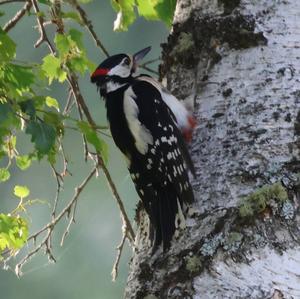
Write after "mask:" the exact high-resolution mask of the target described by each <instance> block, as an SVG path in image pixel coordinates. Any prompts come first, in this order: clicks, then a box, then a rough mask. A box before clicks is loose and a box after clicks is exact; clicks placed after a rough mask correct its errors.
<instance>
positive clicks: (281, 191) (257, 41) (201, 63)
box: [125, 0, 300, 299]
mask: <svg viewBox="0 0 300 299" xmlns="http://www.w3.org/2000/svg"><path fill="white" fill-rule="evenodd" d="M160 73H161V78H162V79H163V80H165V81H166V83H167V85H168V88H169V89H170V90H171V91H172V92H173V93H174V94H175V95H177V96H178V97H179V98H182V99H183V100H191V99H192V100H193V104H194V110H195V116H196V118H197V120H198V126H197V128H196V131H195V133H194V137H193V141H192V144H191V146H190V150H191V153H192V158H193V161H194V162H195V166H196V172H197V179H195V181H194V182H193V186H194V192H195V197H196V199H197V203H196V204H195V206H194V207H193V213H191V215H190V218H189V219H187V225H188V227H187V229H186V230H184V231H182V232H181V234H180V235H179V237H178V238H177V239H176V240H174V241H173V246H172V247H171V249H170V251H169V252H167V253H166V254H163V253H162V252H161V251H158V252H156V254H155V255H153V256H151V249H150V248H149V246H148V243H147V242H146V237H147V236H146V235H147V232H146V227H147V225H146V222H147V217H145V215H144V214H143V212H140V215H139V217H138V219H139V222H140V230H139V234H138V237H137V250H136V252H135V254H134V256H133V258H132V261H131V269H130V273H129V277H128V283H127V287H126V291H125V298H138V299H140V298H141V299H142V298H145V299H155V298H195V299H198V298H201V299H205V298H300V244H299V242H300V230H299V228H300V212H299V202H300V76H299V75H300V2H299V1H298V0H257V1H253V0H252V1H250V0H232V1H229V0H218V1H217V0H198V1H197V0H179V1H178V3H177V8H176V14H175V19H174V27H173V30H172V33H171V34H170V36H169V39H168V43H167V44H166V45H163V64H162V65H161V68H160Z"/></svg>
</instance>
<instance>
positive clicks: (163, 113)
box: [91, 48, 194, 250]
mask: <svg viewBox="0 0 300 299" xmlns="http://www.w3.org/2000/svg"><path fill="white" fill-rule="evenodd" d="M149 50H150V48H146V49H144V50H142V51H140V52H138V53H137V54H135V55H134V56H133V57H131V56H129V55H126V54H118V55H114V56H111V57H109V58H108V59H106V60H105V61H104V62H102V63H101V64H100V65H99V66H98V68H97V69H96V70H95V72H94V73H93V74H92V76H91V81H92V82H93V83H96V84H97V86H98V87H99V88H100V93H101V95H102V96H103V97H104V98H105V102H106V109H107V119H108V121H109V125H110V130H111V134H112V137H113V139H114V141H115V143H116V145H117V146H118V147H119V149H120V150H121V151H122V153H123V154H124V155H125V156H126V159H127V161H128V169H129V172H130V174H131V177H132V180H133V182H134V184H135V188H136V190H137V192H138V194H139V196H140V198H141V200H142V203H143V206H144V208H145V210H146V212H147V214H148V216H149V219H150V239H151V241H153V243H154V244H153V246H154V247H153V248H154V250H155V249H156V248H157V246H158V245H159V244H161V243H162V244H163V248H164V250H166V249H167V248H168V247H169V246H170V242H171V239H172V236H173V235H174V232H175V229H176V227H177V226H179V225H180V221H182V215H183V214H184V213H185V211H186V206H187V204H188V203H191V202H192V201H193V200H194V197H193V191H192V187H191V185H190V181H189V176H188V169H190V170H191V171H192V172H194V169H193V164H192V161H191V159H190V156H189V153H188V151H187V148H186V145H185V141H184V138H183V135H182V132H181V131H180V128H179V127H180V126H179V124H178V120H177V118H178V116H177V118H176V116H175V114H174V113H173V111H172V109H171V108H170V107H169V106H168V105H167V103H166V102H165V101H164V100H163V98H162V91H161V89H160V88H158V87H157V86H155V84H156V83H155V82H156V81H153V82H154V83H153V82H151V80H153V79H152V78H151V77H149V76H135V75H134V73H135V71H136V67H137V62H138V61H139V60H140V59H141V58H143V57H144V56H145V54H147V53H148V51H149ZM145 77H147V78H146V79H145ZM150 78H151V79H150ZM157 84H158V83H157Z"/></svg>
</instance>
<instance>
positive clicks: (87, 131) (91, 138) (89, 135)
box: [77, 121, 108, 163]
mask: <svg viewBox="0 0 300 299" xmlns="http://www.w3.org/2000/svg"><path fill="white" fill-rule="evenodd" d="M77 126H78V128H79V129H80V131H81V132H82V133H83V134H84V135H85V137H86V140H87V141H88V142H89V143H90V144H92V145H93V146H94V147H95V149H96V151H97V152H99V153H100V154H101V155H102V157H103V160H104V161H105V163H106V162H107V160H108V147H107V144H106V143H105V142H104V141H103V140H102V139H100V138H99V137H98V135H97V133H96V131H95V130H94V129H92V128H91V127H90V125H89V124H88V123H86V122H84V121H78V122H77Z"/></svg>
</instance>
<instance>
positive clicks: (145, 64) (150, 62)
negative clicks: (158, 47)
mask: <svg viewBox="0 0 300 299" xmlns="http://www.w3.org/2000/svg"><path fill="white" fill-rule="evenodd" d="M159 60H160V58H155V59H151V60H148V61H146V62H144V63H143V64H141V65H140V66H139V67H144V66H147V65H148V64H152V63H154V62H156V61H159Z"/></svg>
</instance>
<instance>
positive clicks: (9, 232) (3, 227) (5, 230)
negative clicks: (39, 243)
mask: <svg viewBox="0 0 300 299" xmlns="http://www.w3.org/2000/svg"><path fill="white" fill-rule="evenodd" d="M27 238H28V223H27V221H26V220H25V219H24V218H21V217H19V216H17V217H14V216H11V215H5V214H0V253H1V251H3V250H5V249H12V250H17V249H20V248H21V247H23V246H24V244H25V243H26V241H27Z"/></svg>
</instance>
